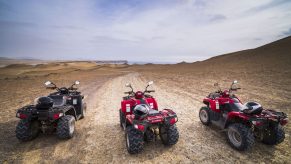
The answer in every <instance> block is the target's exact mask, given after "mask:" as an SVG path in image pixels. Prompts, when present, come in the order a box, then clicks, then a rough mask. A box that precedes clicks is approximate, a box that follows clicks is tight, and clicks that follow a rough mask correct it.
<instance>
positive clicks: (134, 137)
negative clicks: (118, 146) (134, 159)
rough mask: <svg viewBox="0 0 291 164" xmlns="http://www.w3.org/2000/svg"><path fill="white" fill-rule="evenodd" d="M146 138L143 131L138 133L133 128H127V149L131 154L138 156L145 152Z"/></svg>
mask: <svg viewBox="0 0 291 164" xmlns="http://www.w3.org/2000/svg"><path fill="white" fill-rule="evenodd" d="M143 138H144V136H143V133H142V132H141V131H138V130H137V129H135V128H134V127H132V126H128V127H127V128H126V133H125V140H126V148H127V151H128V152H129V153H130V154H137V153H139V152H141V151H142V150H143V145H144V140H143Z"/></svg>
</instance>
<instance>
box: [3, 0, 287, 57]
mask: <svg viewBox="0 0 291 164" xmlns="http://www.w3.org/2000/svg"><path fill="white" fill-rule="evenodd" d="M5 4H6V5H7V6H9V8H10V9H11V10H13V11H15V12H12V11H11V10H10V11H9V12H8V11H7V10H6V9H2V8H0V13H2V14H1V15H0V35H1V36H4V37H0V43H3V44H4V45H1V48H0V56H23V54H24V53H25V56H27V55H26V54H30V55H31V56H32V57H35V56H36V57H37V58H52V57H55V58H62V59H70V58H71V59H74V58H76V59H78V58H80V56H82V58H88V59H101V60H104V59H128V60H134V61H145V62H155V61H159V62H179V61H189V62H190V61H196V60H203V59H206V58H209V57H212V56H214V55H219V54H223V53H228V52H232V51H238V50H242V49H249V48H254V47H257V46H260V45H263V44H265V43H268V42H271V41H274V40H276V39H279V38H281V37H282V36H280V35H282V34H283V35H285V36H286V35H287V34H288V35H289V33H290V30H288V31H286V29H290V27H291V22H290V19H291V10H290V8H291V3H290V1H286V0H285V1H284V0H276V1H275V0H261V1H253V0H245V1H236V2H234V1H232V0H211V1H205V0H161V1H156V0H147V1H139V0H124V1H119V0H98V1H95V0H84V1H78V0H72V1H57V0H52V1H32V0H28V1H26V3H19V2H17V1H5ZM0 5H1V3H0ZM282 31H283V33H282ZM8 43H9V44H8ZM13 43H14V44H13ZM153 60H154V61H153Z"/></svg>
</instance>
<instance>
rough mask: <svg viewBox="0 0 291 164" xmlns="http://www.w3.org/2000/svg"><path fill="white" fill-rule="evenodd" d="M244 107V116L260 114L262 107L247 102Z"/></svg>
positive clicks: (255, 103)
mask: <svg viewBox="0 0 291 164" xmlns="http://www.w3.org/2000/svg"><path fill="white" fill-rule="evenodd" d="M244 106H246V109H244V110H243V112H244V113H246V114H260V113H261V112H262V111H263V108H262V105H261V104H259V103H257V102H247V103H245V104H244Z"/></svg>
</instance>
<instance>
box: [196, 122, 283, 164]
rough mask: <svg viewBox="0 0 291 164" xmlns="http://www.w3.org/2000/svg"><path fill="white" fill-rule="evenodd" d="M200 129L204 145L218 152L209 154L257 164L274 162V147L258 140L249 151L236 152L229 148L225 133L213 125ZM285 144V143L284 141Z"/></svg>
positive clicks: (275, 148) (275, 149)
mask: <svg viewBox="0 0 291 164" xmlns="http://www.w3.org/2000/svg"><path fill="white" fill-rule="evenodd" d="M201 126H202V129H204V130H205V134H204V137H203V139H204V143H205V144H207V145H208V146H209V147H210V146H213V147H215V148H216V149H217V150H219V151H213V152H211V153H213V154H216V155H217V156H219V155H220V154H223V155H225V156H228V157H232V158H234V159H235V158H237V159H239V160H241V161H243V160H248V161H257V162H262V161H265V162H270V161H273V160H274V157H275V152H276V151H277V150H278V149H277V147H276V146H271V145H266V144H263V143H261V142H260V141H259V140H257V139H256V140H255V143H254V145H253V147H252V148H251V149H250V150H246V151H238V150H235V149H234V148H232V147H231V146H230V144H229V143H228V141H227V136H226V134H225V131H222V130H221V129H219V128H218V127H216V126H214V125H210V126H204V125H201ZM285 142H286V141H285Z"/></svg>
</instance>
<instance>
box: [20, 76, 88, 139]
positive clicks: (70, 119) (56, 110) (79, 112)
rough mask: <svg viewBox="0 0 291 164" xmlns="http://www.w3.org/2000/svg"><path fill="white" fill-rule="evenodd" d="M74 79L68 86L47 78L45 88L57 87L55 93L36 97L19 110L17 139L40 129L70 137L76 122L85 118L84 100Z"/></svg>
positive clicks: (31, 135) (34, 134) (27, 136)
mask: <svg viewBox="0 0 291 164" xmlns="http://www.w3.org/2000/svg"><path fill="white" fill-rule="evenodd" d="M79 84H80V82H79V81H76V82H75V83H74V84H73V85H71V86H70V87H68V88H66V87H61V88H58V87H57V86H56V85H55V84H54V83H52V82H50V81H47V82H46V83H45V85H46V88H47V89H56V90H57V92H54V93H51V94H49V95H48V96H47V97H39V98H37V99H36V100H35V103H34V105H28V106H24V107H22V108H20V109H18V111H17V113H16V117H18V118H20V119H21V120H20V121H19V123H18V125H17V127H16V131H15V132H16V137H17V138H18V139H19V140H20V141H29V140H32V139H34V138H36V137H37V136H38V134H39V133H40V132H42V133H46V134H50V133H53V132H55V131H56V133H57V136H58V137H59V138H61V139H69V138H72V137H73V134H74V130H75V121H76V120H80V119H82V118H84V115H85V111H86V103H84V102H83V98H84V96H83V95H81V92H78V91H77V88H76V87H75V85H79Z"/></svg>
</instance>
